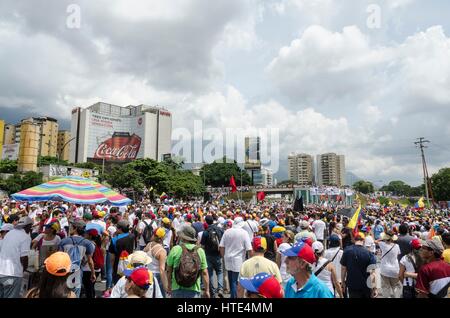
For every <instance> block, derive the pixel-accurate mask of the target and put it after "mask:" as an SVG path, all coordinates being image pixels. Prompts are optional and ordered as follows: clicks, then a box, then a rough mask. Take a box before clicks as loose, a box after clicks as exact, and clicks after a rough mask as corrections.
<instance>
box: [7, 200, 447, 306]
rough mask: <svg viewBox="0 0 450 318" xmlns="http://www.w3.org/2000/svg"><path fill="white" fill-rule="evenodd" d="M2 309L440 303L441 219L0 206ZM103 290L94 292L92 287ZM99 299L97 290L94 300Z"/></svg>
mask: <svg viewBox="0 0 450 318" xmlns="http://www.w3.org/2000/svg"><path fill="white" fill-rule="evenodd" d="M0 211H1V221H0V222H1V224H0V298H17V297H26V298H79V297H85V298H96V297H103V298H200V297H205V298H228V297H230V298H244V297H245V298H376V297H383V298H419V297H429V298H443V297H448V290H449V286H450V221H449V220H450V219H449V215H448V211H447V210H433V211H429V210H425V209H414V208H412V207H406V208H405V207H400V206H392V207H387V208H384V207H380V208H374V207H371V208H369V207H366V208H363V213H361V217H360V219H359V221H358V223H357V225H356V226H355V227H353V228H352V227H349V222H350V219H351V217H352V215H348V213H347V214H346V213H341V211H340V209H339V208H338V207H323V206H318V205H310V206H306V207H305V208H304V211H301V212H298V211H293V206H292V203H290V202H275V203H269V202H265V201H264V202H259V203H257V204H253V203H249V204H241V203H238V202H234V201H227V202H221V203H219V202H208V203H204V202H202V201H190V202H173V201H167V200H166V201H164V202H156V203H155V202H151V201H150V200H147V199H144V200H142V201H140V202H136V203H135V204H133V205H130V206H124V207H111V206H108V205H78V204H68V203H62V202H35V203H26V202H15V201H13V200H10V199H4V200H3V201H1V203H0ZM100 286H101V287H100ZM102 287H104V288H103V290H99V288H102Z"/></svg>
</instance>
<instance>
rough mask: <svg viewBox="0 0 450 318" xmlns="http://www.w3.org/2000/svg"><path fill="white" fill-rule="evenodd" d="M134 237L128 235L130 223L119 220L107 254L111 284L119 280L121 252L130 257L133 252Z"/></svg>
mask: <svg viewBox="0 0 450 318" xmlns="http://www.w3.org/2000/svg"><path fill="white" fill-rule="evenodd" d="M134 240H135V237H134V235H133V234H131V233H130V223H129V222H128V221H127V220H120V221H119V222H118V223H117V232H116V236H115V237H114V238H113V239H112V240H111V244H110V246H109V250H108V252H109V253H110V260H111V264H112V265H113V266H112V269H113V270H112V274H113V282H114V283H117V281H118V280H119V278H120V275H119V272H118V269H119V260H120V257H121V255H122V252H125V253H126V254H127V255H130V254H132V253H133V251H134Z"/></svg>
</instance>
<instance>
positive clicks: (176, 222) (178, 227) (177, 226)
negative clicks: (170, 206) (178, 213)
mask: <svg viewBox="0 0 450 318" xmlns="http://www.w3.org/2000/svg"><path fill="white" fill-rule="evenodd" d="M172 224H173V227H174V229H175V231H177V232H179V231H180V230H181V228H182V227H183V222H182V220H181V218H180V217H177V218H175V219H173V222H172Z"/></svg>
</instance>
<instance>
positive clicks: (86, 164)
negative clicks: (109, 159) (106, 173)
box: [73, 162, 102, 171]
mask: <svg viewBox="0 0 450 318" xmlns="http://www.w3.org/2000/svg"><path fill="white" fill-rule="evenodd" d="M73 166H74V167H76V168H81V169H93V170H97V171H101V170H102V166H101V165H98V164H96V163H93V162H79V163H75V164H74V165H73Z"/></svg>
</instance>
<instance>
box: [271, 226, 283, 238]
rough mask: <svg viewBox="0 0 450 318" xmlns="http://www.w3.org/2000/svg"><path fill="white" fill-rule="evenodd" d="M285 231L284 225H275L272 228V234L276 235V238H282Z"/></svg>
mask: <svg viewBox="0 0 450 318" xmlns="http://www.w3.org/2000/svg"><path fill="white" fill-rule="evenodd" d="M284 232H286V229H285V228H284V227H282V226H275V227H274V228H273V229H272V235H273V236H275V238H277V239H280V238H282V237H283V233H284Z"/></svg>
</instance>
